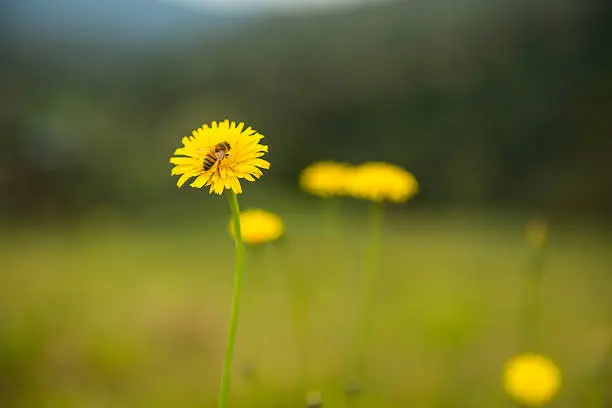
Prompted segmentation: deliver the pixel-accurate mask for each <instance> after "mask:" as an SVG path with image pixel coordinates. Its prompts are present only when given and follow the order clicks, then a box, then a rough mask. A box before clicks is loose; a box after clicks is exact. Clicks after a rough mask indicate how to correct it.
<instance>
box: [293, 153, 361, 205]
mask: <svg viewBox="0 0 612 408" xmlns="http://www.w3.org/2000/svg"><path fill="white" fill-rule="evenodd" d="M351 172H352V166H350V165H348V164H344V163H338V162H333V161H322V162H316V163H313V164H311V165H310V166H308V167H306V168H305V169H304V170H302V173H301V174H300V182H299V183H300V187H301V188H302V189H303V190H304V191H306V192H308V193H310V194H315V195H318V196H321V197H331V196H341V195H346V193H347V186H348V184H349V179H350V175H351Z"/></svg>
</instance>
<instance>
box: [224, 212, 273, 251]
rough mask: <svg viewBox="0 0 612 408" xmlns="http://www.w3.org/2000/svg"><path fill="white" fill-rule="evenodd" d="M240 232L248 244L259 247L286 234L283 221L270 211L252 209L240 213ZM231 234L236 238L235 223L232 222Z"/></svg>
mask: <svg viewBox="0 0 612 408" xmlns="http://www.w3.org/2000/svg"><path fill="white" fill-rule="evenodd" d="M240 232H241V233H242V240H243V241H244V242H245V243H246V244H250V245H258V244H264V243H266V242H270V241H275V240H277V239H279V238H280V237H282V236H283V234H284V233H285V225H284V224H283V220H282V219H281V218H280V217H279V216H278V215H276V214H273V213H271V212H268V211H264V210H259V209H251V210H246V211H243V212H241V213H240ZM229 233H230V235H231V236H232V237H233V236H234V223H233V221H232V220H230V223H229Z"/></svg>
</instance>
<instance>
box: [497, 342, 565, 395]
mask: <svg viewBox="0 0 612 408" xmlns="http://www.w3.org/2000/svg"><path fill="white" fill-rule="evenodd" d="M503 380H504V389H505V390H506V392H507V393H508V394H509V395H510V396H512V397H513V398H514V399H516V400H517V401H519V402H521V403H523V404H526V405H530V406H540V405H543V404H544V403H546V402H548V401H549V400H550V399H551V398H552V397H554V395H555V394H556V393H557V392H558V391H559V388H560V386H561V370H559V368H558V367H557V366H556V365H555V363H553V362H552V361H551V360H550V359H548V358H547V357H544V356H541V355H537V354H532V353H524V354H520V355H518V356H515V357H513V358H511V359H510V360H508V361H507V362H506V365H505V367H504V373H503Z"/></svg>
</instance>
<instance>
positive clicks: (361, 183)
mask: <svg viewBox="0 0 612 408" xmlns="http://www.w3.org/2000/svg"><path fill="white" fill-rule="evenodd" d="M418 191H419V184H418V182H417V180H416V178H415V177H414V176H413V175H412V173H410V172H408V171H406V170H404V169H402V168H401V167H399V166H396V165H394V164H389V163H382V162H369V163H364V164H362V165H360V166H357V167H356V168H355V169H354V170H353V172H352V176H351V180H350V183H349V193H350V195H352V196H353V197H355V198H360V199H364V200H371V201H377V202H381V201H393V202H398V203H401V202H405V201H407V200H409V199H410V198H412V197H413V196H414V195H415V194H416V193H417V192H418Z"/></svg>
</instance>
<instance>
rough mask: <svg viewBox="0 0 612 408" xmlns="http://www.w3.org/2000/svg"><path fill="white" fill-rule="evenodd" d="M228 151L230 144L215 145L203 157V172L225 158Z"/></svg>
mask: <svg viewBox="0 0 612 408" xmlns="http://www.w3.org/2000/svg"><path fill="white" fill-rule="evenodd" d="M229 151H230V144H229V143H228V142H221V143H217V144H216V145H215V146H214V147H212V148H211V149H210V151H209V152H208V153H207V154H206V156H204V163H203V166H204V170H205V171H208V170H210V169H211V168H212V166H214V164H215V163H216V162H218V161H220V160H223V159H224V158H225V157H227V152H229Z"/></svg>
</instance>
